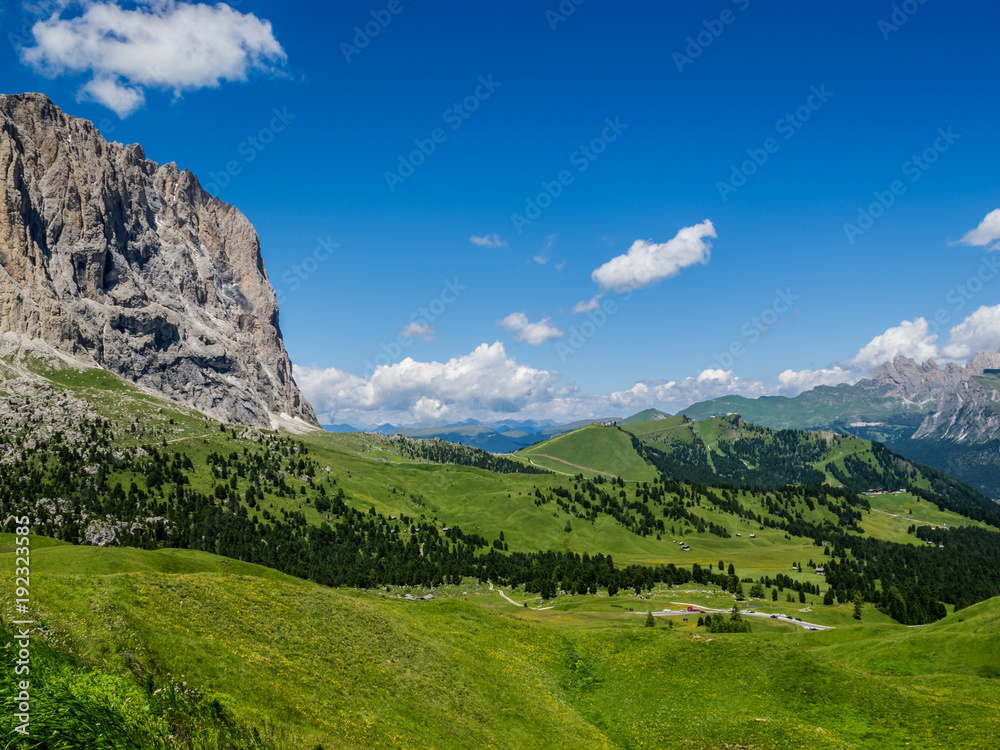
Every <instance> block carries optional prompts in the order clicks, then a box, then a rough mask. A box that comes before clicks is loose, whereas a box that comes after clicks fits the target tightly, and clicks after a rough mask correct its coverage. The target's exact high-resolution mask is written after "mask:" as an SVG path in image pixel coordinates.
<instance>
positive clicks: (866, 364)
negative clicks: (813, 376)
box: [844, 318, 938, 369]
mask: <svg viewBox="0 0 1000 750" xmlns="http://www.w3.org/2000/svg"><path fill="white" fill-rule="evenodd" d="M937 338H938V337H937V334H936V333H933V334H932V333H929V332H928V326H927V320H926V319H924V318H917V319H916V320H913V321H909V320H904V321H903V322H902V323H900V324H899V325H898V326H896V327H894V328H889V329H887V330H886V332H885V333H882V334H879V335H878V336H876V337H875V338H873V339H872V340H871V341H869V342H868V343H867V344H865V346H863V347H862V348H861V351H859V352H858V353H857V354H856V355H854V357H853V358H851V359H849V360H847V362H846V363H844V364H847V365H848V366H851V367H861V368H868V369H872V368H875V367H878V366H879V365H880V364H882V363H883V362H891V361H892V360H894V359H895V358H896V357H909V358H910V359H912V360H914V361H915V362H917V363H921V362H926V361H927V360H928V359H933V358H934V357H936V356H938V348H937V344H936V343H935V342H936V341H937Z"/></svg>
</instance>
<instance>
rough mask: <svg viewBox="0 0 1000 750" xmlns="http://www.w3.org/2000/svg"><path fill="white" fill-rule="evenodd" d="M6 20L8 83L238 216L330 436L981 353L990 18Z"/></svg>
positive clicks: (405, 11) (444, 5) (467, 13)
mask: <svg viewBox="0 0 1000 750" xmlns="http://www.w3.org/2000/svg"><path fill="white" fill-rule="evenodd" d="M394 11H395V12H394ZM568 11H572V12H568ZM386 21H388V22H386ZM0 23H2V24H3V28H4V30H5V31H6V32H7V33H8V41H7V43H5V44H4V45H3V49H2V52H0V54H2V56H3V60H2V64H0V80H2V87H0V89H2V90H3V91H4V92H7V93H15V92H20V91H42V92H44V93H46V94H48V95H49V96H50V97H51V98H52V99H53V100H54V101H55V102H56V103H57V104H58V105H59V106H60V107H62V108H63V109H64V110H65V111H66V112H68V113H70V114H73V115H76V116H80V117H85V118H87V119H90V120H93V121H94V122H95V123H96V124H98V126H99V127H100V128H101V130H102V132H104V134H105V135H106V136H107V137H108V139H109V140H117V141H121V142H124V143H131V142H139V143H142V144H143V146H144V148H145V151H146V155H147V157H148V158H150V159H153V160H155V161H157V162H160V163H164V162H169V161H174V162H176V163H177V164H178V165H179V166H180V167H181V168H190V169H191V170H192V171H193V172H195V173H196V174H197V175H198V176H199V177H200V179H201V182H202V184H203V186H205V187H206V189H208V190H210V192H212V193H214V194H217V195H219V196H220V197H221V198H222V199H223V200H226V201H228V202H230V203H233V204H234V205H236V206H238V207H239V208H240V209H241V210H242V211H243V212H244V213H245V214H246V215H247V216H248V217H249V218H250V220H251V221H252V222H253V223H254V225H255V226H256V228H257V230H258V232H259V233H260V237H261V243H262V252H263V255H264V259H265V263H266V265H267V268H268V272H269V274H270V277H271V280H272V283H273V284H274V286H275V288H276V290H277V292H278V294H279V300H280V301H281V326H282V330H283V333H284V336H285V340H286V345H287V347H288V350H289V353H290V355H291V357H292V360H293V362H294V363H295V364H296V366H297V369H296V377H297V380H298V381H299V383H300V385H301V386H302V387H303V389H304V390H305V392H306V395H307V397H309V398H310V400H311V401H312V402H313V404H314V406H315V407H316V408H317V411H318V412H319V413H320V414H321V417H322V420H323V421H329V422H350V423H352V424H356V425H358V426H367V425H371V424H376V423H378V422H382V421H392V422H394V423H414V422H420V423H425V424H430V423H434V422H449V421H458V420H460V419H463V418H467V417H477V418H481V419H490V418H502V417H515V418H517V417H533V418H552V419H555V420H557V421H562V420H568V419H571V418H577V417H583V416H599V415H612V414H619V415H624V414H627V413H631V412H633V411H638V410H639V409H642V408H645V407H647V406H660V407H661V408H664V409H665V410H667V411H674V410H677V409H680V408H683V407H684V406H686V405H688V404H689V403H691V402H693V401H697V400H699V399H701V398H707V397H711V396H714V395H718V394H720V393H727V392H741V393H746V394H748V395H759V394H763V393H789V394H791V393H796V392H798V391H799V390H801V389H803V388H805V387H809V386H811V385H813V384H816V383H822V382H827V383H832V382H842V381H853V380H856V379H857V378H859V377H863V376H865V375H867V374H869V373H870V372H871V369H872V368H873V367H874V366H877V365H878V364H879V363H880V362H882V361H885V360H886V359H889V358H891V357H892V356H894V355H896V354H903V355H907V356H913V357H915V358H917V359H926V358H928V357H934V358H935V359H936V360H937V361H938V362H944V361H949V360H954V361H958V362H963V361H965V360H967V359H968V358H969V357H970V356H971V354H972V353H974V352H975V351H978V350H982V349H986V348H991V349H996V348H998V347H1000V305H998V303H1000V273H997V269H996V268H995V267H994V264H997V263H998V262H1000V253H996V252H991V248H992V247H994V246H996V245H997V240H998V239H1000V213H998V214H992V213H991V212H993V211H995V210H996V209H998V208H1000V170H998V169H997V165H998V163H1000V139H998V137H997V135H998V132H997V122H998V121H1000V117H998V115H1000V91H998V83H997V70H1000V51H998V49H1000V48H998V45H997V29H998V28H1000V8H998V7H996V6H994V5H987V4H983V3H974V2H951V3H944V2H942V1H941V0H926V2H923V3H920V2H919V1H918V0H910V2H904V3H895V4H894V3H889V2H886V3H880V2H850V1H848V2H844V1H840V2H822V3H809V4H792V3H765V2H762V1H761V0H738V2H730V1H729V0H725V1H722V0H720V1H718V2H706V3H697V4H694V3H672V2H671V3H665V2H655V3H654V2H635V3H628V4H610V3H598V2H597V1H596V0H588V1H587V2H581V3H580V4H579V5H576V4H575V3H573V2H571V1H570V0H566V1H565V2H563V3H561V4H560V3H559V2H506V3H488V2H435V3H429V2H420V0H398V2H388V1H386V2H338V3H316V4H308V5H307V4H294V5H293V4H279V3H270V2H254V1H252V0H244V1H243V2H238V3H234V4H231V5H230V6H215V7H214V8H207V7H204V6H203V7H201V8H197V7H193V6H192V5H191V4H187V3H180V2H167V1H160V2H155V3H139V4H120V5H117V6H116V5H114V4H111V3H93V2H85V3H75V4H70V5H68V6H66V7H64V8H62V9H60V7H59V4H51V3H42V4H30V5H19V4H17V3H6V4H5V5H4V6H3V13H2V15H0ZM366 27H367V30H368V33H367V34H366V33H365V29H366ZM357 29H359V30H360V34H359V33H358V31H357ZM373 31H377V35H374V36H369V35H370V34H371V32H373ZM109 32H113V33H109ZM70 42H72V44H70ZM546 186H548V187H546ZM553 194H557V195H555V197H550V196H551V195H553ZM539 204H544V205H543V206H542V207H540V208H539V209H538V211H537V213H536V212H535V211H534V210H533V209H532V208H531V205H536V206H537V205H539ZM872 204H875V205H874V206H872ZM883 204H889V205H888V206H887V207H885V206H884V205H883ZM859 210H863V211H864V214H859ZM872 214H877V216H872ZM706 222H707V223H706ZM977 228H978V231H977V232H975V233H972V232H973V230H977ZM970 233H971V234H970ZM963 238H964V239H965V242H964V243H963V242H960V240H962V239H963ZM619 256H625V257H622V258H620V259H619V260H617V261H614V262H613V263H612V261H613V259H616V258H619ZM609 263H610V264H611V265H606V264H609ZM602 268H603V269H604V270H603V271H600V270H599V269H602ZM977 274H979V275H978V276H977ZM994 276H996V277H998V278H994ZM985 277H989V278H985ZM970 279H978V281H974V282H973V283H972V287H971V289H970V288H969V281H970ZM624 287H629V289H626V288H624ZM599 295H600V296H599ZM595 297H597V299H596V300H595ZM591 301H592V302H591ZM585 302H591V304H592V305H595V306H598V310H597V311H591V312H590V314H589V315H588V314H587V313H586V312H577V313H573V312H572V311H573V309H574V307H575V306H577V305H578V304H580V303H585ZM422 310H423V312H422ZM609 311H610V314H609ZM935 316H937V319H935ZM970 316H971V317H970ZM432 317H433V319H431V318H432ZM757 321H762V322H761V323H760V324H758V322H757ZM767 323H770V325H766V324H767ZM956 327H957V328H956ZM952 329H956V330H954V331H953V330H952ZM761 332H764V335H760V334H761ZM935 336H936V338H935Z"/></svg>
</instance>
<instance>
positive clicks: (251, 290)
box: [0, 94, 316, 427]
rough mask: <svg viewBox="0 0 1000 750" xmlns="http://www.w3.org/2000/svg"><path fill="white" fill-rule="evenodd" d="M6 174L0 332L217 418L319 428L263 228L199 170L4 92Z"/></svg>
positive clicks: (0, 153) (0, 149)
mask: <svg viewBox="0 0 1000 750" xmlns="http://www.w3.org/2000/svg"><path fill="white" fill-rule="evenodd" d="M0 175H2V177H3V188H2V190H0V334H2V333H5V332H12V333H13V334H17V338H20V339H22V340H25V341H31V340H42V341H44V342H46V343H47V344H48V345H50V346H51V347H53V348H54V349H56V350H58V351H59V352H63V353H65V354H67V355H70V356H71V357H74V358H76V359H77V360H80V361H82V362H84V363H86V364H89V365H91V366H98V367H102V368H105V369H107V370H110V371H111V372H114V373H116V374H118V375H120V376H122V377H124V378H125V379H127V380H129V381H132V382H134V383H136V384H137V385H139V386H142V387H144V388H147V389H149V390H151V391H154V392H156V393H159V394H162V395H163V396H166V397H167V398H169V399H171V400H174V401H176V402H178V403H182V404H185V405H188V406H191V407H194V408H196V409H198V410H200V411H203V412H204V413H206V414H208V415H210V416H213V417H215V418H217V419H222V420H226V421H230V422H237V423H241V424H245V425H248V426H257V427H260V426H265V427H267V426H271V425H272V424H273V423H274V420H275V418H280V417H279V415H282V414H284V415H287V417H291V418H292V419H296V420H301V421H302V422H306V423H309V424H313V425H315V424H316V417H315V414H314V413H313V410H312V407H310V406H309V404H308V402H307V401H306V400H305V399H304V398H303V397H302V395H301V393H299V390H298V387H297V386H296V385H295V382H294V381H293V379H292V368H291V363H290V362H289V359H288V355H287V354H286V352H285V347H284V343H283V342H282V338H281V331H280V329H279V328H278V306H277V301H276V300H275V294H274V290H273V288H272V287H271V284H270V282H269V281H268V277H267V272H266V271H265V269H264V263H263V260H262V259H261V255H260V242H259V239H258V237H257V233H256V232H255V231H254V228H253V226H251V224H250V222H249V221H248V220H247V218H246V217H245V216H244V215H243V214H242V213H240V211H238V210H237V209H236V208H234V207H232V206H230V205H228V204H226V203H223V202H222V201H219V200H218V199H217V198H214V197H213V196H211V195H209V194H208V193H206V192H205V191H204V190H202V188H201V186H200V184H199V183H198V179H197V178H196V177H195V176H194V175H193V174H192V173H191V172H190V171H188V170H184V171H179V170H178V168H177V166H176V165H174V164H164V165H162V166H161V165H158V164H156V163H155V162H152V161H149V160H147V159H146V158H145V155H144V153H143V150H142V147H141V146H139V145H136V144H133V145H130V146H122V145H121V144H119V143H108V142H107V141H105V140H104V138H103V137H102V136H101V135H100V133H99V132H98V131H97V130H96V128H94V126H93V125H92V124H91V123H90V122H88V121H86V120H80V119H76V118H73V117H69V116H67V115H65V114H63V112H61V111H60V110H59V108H57V107H56V106H55V105H54V104H53V103H52V102H51V101H49V100H48V99H47V98H46V97H45V96H42V95H40V94H22V95H11V96H4V95H0ZM7 338H9V336H8V337H7ZM285 421H287V418H286V420H285ZM300 423H301V422H300Z"/></svg>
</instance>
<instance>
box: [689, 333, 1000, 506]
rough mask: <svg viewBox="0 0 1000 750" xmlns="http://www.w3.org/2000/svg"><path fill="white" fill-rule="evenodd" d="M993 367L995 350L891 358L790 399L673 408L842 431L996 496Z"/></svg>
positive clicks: (997, 406)
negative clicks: (850, 379)
mask: <svg viewBox="0 0 1000 750" xmlns="http://www.w3.org/2000/svg"><path fill="white" fill-rule="evenodd" d="M998 367H1000V352H981V353H980V354H977V355H976V356H975V357H974V358H973V359H972V360H971V361H970V362H969V364H968V365H966V366H965V367H958V366H957V365H955V364H949V365H948V366H947V367H945V368H940V367H938V365H937V364H935V363H934V361H933V360H930V361H927V362H924V363H923V364H920V365H918V364H917V363H916V362H914V361H913V360H911V359H907V358H905V357H897V358H896V359H895V360H894V361H892V362H886V363H885V364H883V365H882V366H880V367H879V368H877V369H876V370H875V372H874V373H872V376H871V378H866V379H864V380H861V381H859V382H857V383H855V384H854V385H837V386H817V387H816V388H813V389H812V390H809V391H806V392H804V393H801V394H799V395H798V396H795V397H794V398H787V397H784V396H763V397H761V398H757V399H749V398H745V397H742V396H724V397H720V398H717V399H712V400H710V401H703V402H701V403H697V404H694V405H692V406H690V407H688V408H687V409H684V410H682V411H681V412H680V413H681V414H683V415H685V416H688V417H690V418H692V419H694V420H702V419H707V418H709V417H715V416H724V415H726V414H734V413H735V414H739V415H741V416H742V417H743V418H744V419H746V420H747V421H749V422H752V423H754V424H759V425H763V426H765V427H770V428H772V429H800V430H803V429H805V430H819V429H832V430H835V431H837V432H849V433H851V434H854V435H857V436H859V437H863V438H866V439H869V440H877V441H880V442H883V443H885V444H886V445H887V446H888V447H889V448H891V449H892V450H893V451H895V452H897V453H900V454H902V455H904V456H906V457H907V458H910V459H912V460H914V461H919V462H921V463H925V464H928V465H930V466H933V467H934V468H936V469H938V470H939V471H944V472H947V473H949V474H952V475H954V476H956V477H959V478H961V479H964V480H965V481H967V482H969V483H971V484H973V485H975V486H976V487H977V488H979V489H980V490H981V491H982V492H985V493H986V494H988V495H989V496H990V497H993V498H1000V480H998V477H1000V379H998V378H997V376H996V375H995V374H993V373H994V371H995V370H996V369H997V368H998Z"/></svg>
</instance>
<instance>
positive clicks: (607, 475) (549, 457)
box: [528, 453, 618, 479]
mask: <svg viewBox="0 0 1000 750" xmlns="http://www.w3.org/2000/svg"><path fill="white" fill-rule="evenodd" d="M531 455H532V456H538V458H547V459H549V460H551V461H558V462H559V463H561V464H566V465H567V466H572V467H573V468H574V469H583V470H584V471H592V472H594V473H595V474H602V475H604V476H606V477H611V478H612V479H618V475H617V474H610V473H608V472H606V471H600V470H598V469H591V468H590V467H589V466H580V465H579V464H571V463H570V462H569V461H567V460H566V459H563V458H556V457H555V456H550V455H549V454H548V453H532V454H531ZM528 460H529V461H530V460H531V459H528ZM532 463H533V464H534V462H532ZM534 465H536V466H537V464H534ZM539 468H543V469H544V468H545V467H544V466H542V467H539Z"/></svg>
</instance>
